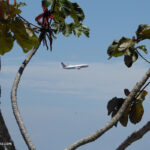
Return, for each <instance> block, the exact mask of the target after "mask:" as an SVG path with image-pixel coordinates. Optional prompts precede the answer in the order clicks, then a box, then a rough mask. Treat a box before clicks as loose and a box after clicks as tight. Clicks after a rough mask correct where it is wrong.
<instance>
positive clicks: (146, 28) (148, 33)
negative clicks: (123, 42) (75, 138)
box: [136, 24, 150, 41]
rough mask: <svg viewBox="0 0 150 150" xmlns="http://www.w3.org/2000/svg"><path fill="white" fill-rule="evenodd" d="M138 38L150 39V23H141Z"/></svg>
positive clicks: (137, 32)
mask: <svg viewBox="0 0 150 150" xmlns="http://www.w3.org/2000/svg"><path fill="white" fill-rule="evenodd" d="M136 35H137V40H138V41H141V40H144V39H150V25H147V24H141V25H139V27H138V29H137V31H136Z"/></svg>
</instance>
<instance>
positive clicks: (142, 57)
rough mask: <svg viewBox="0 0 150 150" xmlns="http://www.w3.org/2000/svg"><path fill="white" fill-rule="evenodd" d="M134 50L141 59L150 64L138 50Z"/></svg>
mask: <svg viewBox="0 0 150 150" xmlns="http://www.w3.org/2000/svg"><path fill="white" fill-rule="evenodd" d="M136 52H137V53H138V54H139V55H140V56H141V58H142V59H144V60H145V61H146V62H147V63H149V64H150V61H148V60H147V59H146V58H145V57H144V56H143V55H142V54H141V53H140V52H139V51H138V50H136Z"/></svg>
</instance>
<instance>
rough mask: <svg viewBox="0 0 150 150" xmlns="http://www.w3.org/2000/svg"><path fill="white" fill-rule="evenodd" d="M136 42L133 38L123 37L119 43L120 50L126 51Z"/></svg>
mask: <svg viewBox="0 0 150 150" xmlns="http://www.w3.org/2000/svg"><path fill="white" fill-rule="evenodd" d="M134 45H135V42H134V41H133V40H132V39H129V38H126V37H122V38H121V39H120V41H119V44H118V51H125V50H127V49H129V48H132V47H134Z"/></svg>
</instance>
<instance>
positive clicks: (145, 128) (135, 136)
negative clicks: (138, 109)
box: [116, 121, 150, 150]
mask: <svg viewBox="0 0 150 150" xmlns="http://www.w3.org/2000/svg"><path fill="white" fill-rule="evenodd" d="M148 131H150V121H148V122H147V123H146V124H145V125H144V126H143V127H142V128H141V129H139V130H138V131H135V132H133V133H132V134H131V135H130V136H129V137H127V139H125V140H124V141H123V142H122V143H121V145H120V146H119V147H118V148H117V149H116V150H124V149H125V148H127V147H128V146H129V145H131V144H132V143H133V142H135V141H137V140H139V139H141V138H142V137H143V136H144V135H145V134H146V133H147V132H148Z"/></svg>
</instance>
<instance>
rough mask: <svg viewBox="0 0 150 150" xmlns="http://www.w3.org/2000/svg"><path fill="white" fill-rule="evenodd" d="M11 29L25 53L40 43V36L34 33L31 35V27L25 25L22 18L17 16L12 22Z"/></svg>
mask: <svg viewBox="0 0 150 150" xmlns="http://www.w3.org/2000/svg"><path fill="white" fill-rule="evenodd" d="M11 30H12V32H13V33H14V36H15V38H16V41H17V43H18V44H19V45H20V46H21V48H22V49H23V51H24V52H25V53H27V52H28V51H29V50H31V49H32V48H33V47H34V46H37V45H38V42H39V40H38V38H37V37H36V35H34V34H32V35H31V29H30V34H29V28H26V27H25V25H24V23H23V21H22V20H20V19H18V18H16V19H15V20H14V21H13V22H12V24H11Z"/></svg>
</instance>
